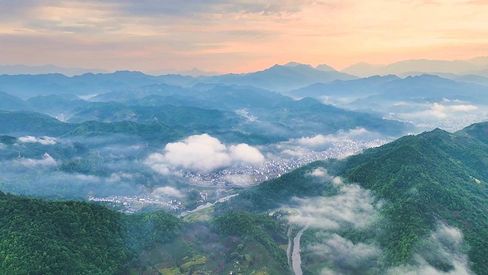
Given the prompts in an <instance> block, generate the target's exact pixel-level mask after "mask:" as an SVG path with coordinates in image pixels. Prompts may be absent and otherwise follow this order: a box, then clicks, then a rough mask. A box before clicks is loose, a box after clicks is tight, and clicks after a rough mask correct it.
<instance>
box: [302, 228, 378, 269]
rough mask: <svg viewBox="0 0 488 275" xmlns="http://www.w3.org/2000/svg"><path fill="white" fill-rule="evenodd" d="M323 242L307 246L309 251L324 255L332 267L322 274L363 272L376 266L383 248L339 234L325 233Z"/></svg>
mask: <svg viewBox="0 0 488 275" xmlns="http://www.w3.org/2000/svg"><path fill="white" fill-rule="evenodd" d="M320 237H322V238H325V240H323V242H320V243H315V244H312V245H310V246H308V247H306V250H307V252H312V253H313V254H315V255H319V256H320V257H323V258H324V259H325V261H327V262H328V266H330V268H326V269H324V270H322V272H321V274H361V273H363V272H365V270H369V269H371V268H375V267H376V266H377V263H378V259H379V257H380V255H381V249H380V248H379V247H377V246H376V245H374V244H366V243H361V242H358V243H353V242H352V241H350V240H348V239H345V238H343V237H341V236H339V235H337V234H325V236H320Z"/></svg>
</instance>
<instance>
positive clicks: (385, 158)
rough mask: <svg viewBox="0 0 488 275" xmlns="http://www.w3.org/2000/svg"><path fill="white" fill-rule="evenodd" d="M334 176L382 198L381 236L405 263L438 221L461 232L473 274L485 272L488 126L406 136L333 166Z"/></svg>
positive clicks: (393, 257) (391, 256)
mask: <svg viewBox="0 0 488 275" xmlns="http://www.w3.org/2000/svg"><path fill="white" fill-rule="evenodd" d="M334 166H335V169H336V171H335V172H336V173H337V174H339V175H343V176H344V177H345V178H347V179H348V180H349V181H350V182H357V183H359V184H361V185H362V186H363V187H364V188H367V189H370V190H373V192H374V194H375V195H376V196H377V197H378V198H382V199H385V200H386V202H387V203H386V205H385V207H383V210H382V212H383V213H382V214H383V215H384V216H385V217H386V220H388V221H389V224H388V225H385V228H387V230H385V231H384V233H385V234H384V235H383V236H382V238H381V240H380V241H381V243H382V246H383V247H385V248H386V250H387V256H388V257H387V258H388V262H389V263H391V264H392V265H395V264H400V263H404V262H405V261H407V260H408V259H409V258H410V257H411V256H412V251H413V249H414V247H415V246H416V245H417V244H418V242H419V240H420V239H421V238H422V237H425V236H426V235H427V234H428V233H429V232H430V231H431V230H433V229H434V227H435V224H436V222H439V221H442V222H446V223H447V224H449V225H451V226H455V227H457V228H459V229H461V230H462V232H463V234H464V238H465V241H467V243H468V245H469V252H468V256H469V259H470V261H471V263H472V270H473V271H475V272H476V273H477V274H486V273H487V270H488V262H487V261H486V256H487V255H488V203H487V202H488V123H479V124H474V125H472V126H469V127H467V128H465V129H464V130H462V131H459V132H456V133H448V132H445V131H443V130H439V129H436V130H434V131H431V132H426V133H422V134H420V135H417V136H407V137H403V138H400V139H398V140H396V141H394V142H392V143H389V144H386V145H384V146H381V147H379V148H374V149H369V150H366V151H365V152H364V153H362V154H359V155H356V156H352V157H349V158H348V159H346V160H345V161H339V162H336V163H335V165H334Z"/></svg>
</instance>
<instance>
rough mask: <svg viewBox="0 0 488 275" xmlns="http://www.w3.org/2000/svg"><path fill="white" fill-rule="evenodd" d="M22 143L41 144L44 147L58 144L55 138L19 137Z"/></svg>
mask: <svg viewBox="0 0 488 275" xmlns="http://www.w3.org/2000/svg"><path fill="white" fill-rule="evenodd" d="M19 141H20V142H21V143H40V144H42V145H54V144H56V139H55V138H53V137H48V136H44V137H34V136H24V137H19Z"/></svg>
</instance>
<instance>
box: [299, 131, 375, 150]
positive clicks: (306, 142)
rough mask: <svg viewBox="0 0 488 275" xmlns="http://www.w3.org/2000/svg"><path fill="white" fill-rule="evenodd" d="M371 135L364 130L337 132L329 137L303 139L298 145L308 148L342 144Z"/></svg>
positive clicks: (319, 136)
mask: <svg viewBox="0 0 488 275" xmlns="http://www.w3.org/2000/svg"><path fill="white" fill-rule="evenodd" d="M370 134H372V133H371V132H369V131H368V130H366V129H364V128H355V129H351V130H348V131H338V132H337V133H335V134H330V135H316V136H313V137H303V138H300V139H298V144H300V145H303V146H309V147H316V146H323V145H330V144H337V143H340V144H342V143H344V142H347V141H350V140H352V139H354V138H358V137H361V136H364V135H370Z"/></svg>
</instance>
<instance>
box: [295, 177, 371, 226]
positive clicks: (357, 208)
mask: <svg viewBox="0 0 488 275" xmlns="http://www.w3.org/2000/svg"><path fill="white" fill-rule="evenodd" d="M333 180H334V181H335V183H334V184H335V185H339V190H338V194H337V195H334V196H328V197H316V198H307V199H295V200H296V201H297V202H298V207H297V208H296V209H294V210H296V212H298V214H296V215H290V216H289V217H288V220H289V222H290V223H292V224H298V225H302V226H309V227H312V228H317V229H323V230H335V229H339V228H341V227H342V226H352V227H354V228H364V227H366V226H368V225H370V224H371V222H372V221H374V220H375V219H376V217H377V206H375V203H374V199H373V196H372V195H371V194H370V192H369V191H368V190H365V189H363V188H361V187H360V186H359V185H356V184H347V185H345V184H342V181H340V180H336V179H335V178H334V179H333Z"/></svg>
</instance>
